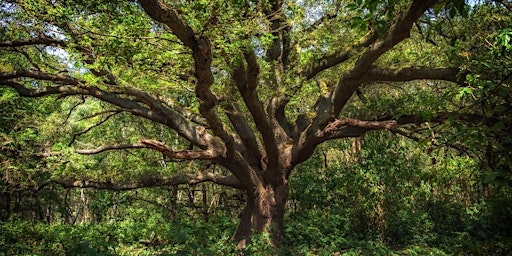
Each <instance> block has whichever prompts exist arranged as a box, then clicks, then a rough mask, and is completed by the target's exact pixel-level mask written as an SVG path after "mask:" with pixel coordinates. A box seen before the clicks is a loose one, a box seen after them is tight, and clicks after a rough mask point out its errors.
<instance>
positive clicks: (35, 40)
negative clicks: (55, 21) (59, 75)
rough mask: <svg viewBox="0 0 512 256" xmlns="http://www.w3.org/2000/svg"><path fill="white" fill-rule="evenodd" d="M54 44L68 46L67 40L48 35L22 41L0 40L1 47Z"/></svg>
mask: <svg viewBox="0 0 512 256" xmlns="http://www.w3.org/2000/svg"><path fill="white" fill-rule="evenodd" d="M38 44H42V45H54V46H62V47H65V46H66V42H65V41H63V40H58V39H54V38H50V37H46V36H44V35H43V36H41V37H38V38H30V39H27V40H20V41H3V42H0V47H21V46H28V45H38Z"/></svg>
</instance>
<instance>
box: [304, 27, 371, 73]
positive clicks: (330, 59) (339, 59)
mask: <svg viewBox="0 0 512 256" xmlns="http://www.w3.org/2000/svg"><path fill="white" fill-rule="evenodd" d="M377 39H378V33H376V32H375V31H371V32H370V33H369V34H367V35H366V36H365V37H363V38H362V39H361V40H360V41H359V42H358V43H357V44H355V45H354V46H350V47H348V48H347V49H341V50H339V51H336V52H334V53H332V54H330V55H327V56H325V57H323V58H322V59H320V60H318V61H317V62H315V63H312V64H310V65H308V66H306V67H305V68H304V69H303V70H301V71H300V72H299V74H300V75H302V76H304V77H306V78H307V79H311V78H313V77H315V76H316V75H317V74H318V73H320V72H322V71H324V70H326V69H328V68H331V67H334V66H336V65H338V64H341V63H343V62H345V61H347V60H349V59H350V58H351V57H352V56H353V54H354V52H355V51H356V49H358V48H362V47H368V46H369V45H370V44H371V43H373V42H374V41H375V40H377Z"/></svg>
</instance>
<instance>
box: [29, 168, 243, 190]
mask: <svg viewBox="0 0 512 256" xmlns="http://www.w3.org/2000/svg"><path fill="white" fill-rule="evenodd" d="M203 182H213V183H215V184H219V185H224V186H229V187H232V188H237V189H241V188H242V186H241V184H240V183H239V182H238V180H237V179H236V177H235V176H232V175H231V176H223V175H219V174H215V173H210V172H207V173H203V172H198V173H195V174H192V173H190V174H181V175H176V176H174V177H168V178H155V177H151V178H146V179H141V180H138V181H134V182H126V183H122V182H119V183H114V182H99V181H90V180H78V179H77V180H65V179H53V180H49V181H47V182H44V183H42V184H40V185H39V186H38V187H37V190H41V189H42V188H43V187H45V186H47V185H49V184H51V183H55V184H59V185H61V186H62V187H64V188H96V189H105V190H114V191H124V190H134V189H139V188H151V187H164V186H175V185H181V184H188V185H196V184H199V183H203Z"/></svg>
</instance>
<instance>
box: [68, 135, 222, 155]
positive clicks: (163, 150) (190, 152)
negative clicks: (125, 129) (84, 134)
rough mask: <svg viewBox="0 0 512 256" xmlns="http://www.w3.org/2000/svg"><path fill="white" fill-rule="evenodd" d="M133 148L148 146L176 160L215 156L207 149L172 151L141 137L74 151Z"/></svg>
mask: <svg viewBox="0 0 512 256" xmlns="http://www.w3.org/2000/svg"><path fill="white" fill-rule="evenodd" d="M135 148H149V149H154V150H157V151H159V152H161V153H162V154H164V155H165V156H167V157H169V158H172V159H177V160H209V159H213V158H215V157H216V155H215V153H214V152H212V151H207V150H180V151H174V150H172V149H170V148H169V147H168V146H167V145H165V143H163V142H161V141H157V140H151V139H142V140H140V141H139V142H136V143H122V144H112V145H103V146H100V147H97V148H94V149H79V150H77V151H76V152H77V153H79V154H82V155H93V154H99V153H103V152H106V151H112V150H123V149H135Z"/></svg>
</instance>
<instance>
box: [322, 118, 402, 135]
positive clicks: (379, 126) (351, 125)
mask: <svg viewBox="0 0 512 256" xmlns="http://www.w3.org/2000/svg"><path fill="white" fill-rule="evenodd" d="M397 124H398V123H397V121H395V120H388V121H364V120H359V119H355V118H343V119H338V120H335V121H334V122H332V123H330V124H329V125H327V126H326V127H325V129H324V130H323V131H322V132H321V133H320V135H319V137H323V138H329V139H331V138H332V137H333V136H334V137H336V138H339V136H340V135H341V134H344V133H345V134H347V137H354V136H348V135H349V134H350V135H352V134H353V133H354V132H357V131H360V132H362V134H361V135H363V134H364V133H365V132H367V131H370V130H389V129H391V128H393V127H395V126H396V125H397ZM347 127H348V129H345V130H343V129H341V128H347ZM356 134H357V133H356Z"/></svg>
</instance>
